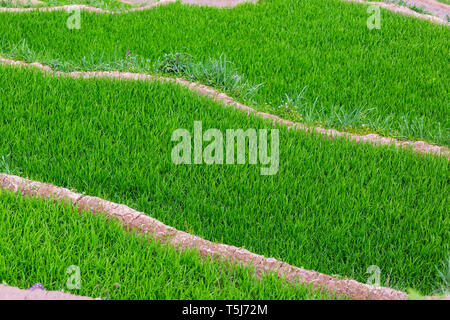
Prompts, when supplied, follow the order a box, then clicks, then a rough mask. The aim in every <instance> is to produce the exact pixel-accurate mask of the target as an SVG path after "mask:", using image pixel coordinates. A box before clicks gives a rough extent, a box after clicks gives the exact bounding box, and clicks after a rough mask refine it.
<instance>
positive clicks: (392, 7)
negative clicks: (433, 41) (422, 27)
mask: <svg viewBox="0 0 450 320" xmlns="http://www.w3.org/2000/svg"><path fill="white" fill-rule="evenodd" d="M344 1H347V2H354V3H360V4H364V5H368V6H370V5H376V6H379V7H381V8H383V9H386V10H389V11H392V12H394V13H398V14H402V15H406V16H412V17H415V18H418V19H422V20H427V21H430V22H432V23H436V24H445V25H450V23H448V22H447V21H445V20H444V19H442V18H440V17H436V16H432V15H429V14H423V13H419V12H417V11H414V10H412V9H410V8H408V7H405V6H401V5H398V4H395V3H386V2H371V1H370V2H369V1H364V0H344Z"/></svg>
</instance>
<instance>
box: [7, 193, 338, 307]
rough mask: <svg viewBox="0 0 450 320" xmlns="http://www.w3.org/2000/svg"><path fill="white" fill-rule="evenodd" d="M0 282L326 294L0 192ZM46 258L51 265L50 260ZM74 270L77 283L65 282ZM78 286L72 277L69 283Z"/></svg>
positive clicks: (214, 294)
mask: <svg viewBox="0 0 450 320" xmlns="http://www.w3.org/2000/svg"><path fill="white" fill-rule="evenodd" d="M0 221H1V223H0V231H1V232H0V239H1V243H2V246H1V247H0V279H2V281H3V282H6V283H7V284H8V285H12V286H19V287H22V288H29V287H31V286H32V285H33V284H35V283H41V284H42V285H43V286H44V287H45V288H46V289H47V290H57V291H59V290H64V291H66V292H67V291H69V292H71V293H75V294H77V295H82V296H90V297H94V298H102V299H255V300H260V299H331V298H333V297H334V295H332V294H327V293H325V292H323V293H319V292H316V291H315V290H313V289H312V288H311V287H310V286H309V287H308V286H305V285H303V284H296V285H294V284H291V283H288V282H287V281H286V280H283V279H279V278H278V277H277V276H276V275H275V274H270V273H264V274H260V275H261V277H259V278H256V277H255V274H254V270H253V268H252V267H251V266H248V267H243V266H238V265H236V264H234V263H230V262H227V261H220V260H215V259H214V257H209V258H201V257H200V256H199V255H198V253H197V251H196V250H195V249H194V248H193V249H191V250H184V251H183V252H179V251H177V250H175V249H174V248H172V247H169V246H166V245H162V244H161V243H159V242H157V241H155V240H153V238H152V237H147V236H144V235H138V234H136V233H134V232H132V233H128V232H125V230H123V226H122V225H121V224H119V223H118V222H117V221H113V220H107V218H106V217H105V216H103V215H97V216H95V215H92V214H90V213H88V212H85V211H80V212H79V213H78V211H76V210H74V209H72V207H71V205H68V204H67V203H64V202H61V203H54V202H47V201H45V200H43V199H32V198H31V199H30V198H28V199H23V198H22V197H21V195H17V194H14V193H11V192H8V191H6V190H2V191H0ZM49 261H51V264H49ZM74 267H76V268H78V270H79V272H80V274H79V276H80V283H79V288H76V289H71V288H70V287H67V283H68V281H69V280H70V279H69V277H70V274H71V273H70V272H69V273H68V271H67V270H71V272H72V273H73V270H74ZM70 283H71V284H74V286H78V284H76V283H75V282H73V283H72V282H70Z"/></svg>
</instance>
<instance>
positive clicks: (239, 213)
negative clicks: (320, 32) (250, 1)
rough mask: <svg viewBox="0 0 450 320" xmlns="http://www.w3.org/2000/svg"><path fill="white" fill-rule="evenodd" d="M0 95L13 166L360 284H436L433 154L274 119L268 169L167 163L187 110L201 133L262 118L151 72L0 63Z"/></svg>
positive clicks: (441, 238)
mask: <svg viewBox="0 0 450 320" xmlns="http://www.w3.org/2000/svg"><path fill="white" fill-rule="evenodd" d="M0 96H1V99H0V155H5V161H6V163H7V165H8V170H10V171H13V172H15V173H16V174H20V175H21V176H25V177H30V178H32V179H35V180H39V181H44V182H49V183H53V184H55V185H58V186H64V187H69V188H74V189H76V190H78V191H80V192H86V194H89V195H94V196H100V197H103V198H106V199H109V200H112V201H115V202H119V203H125V204H127V205H129V206H131V207H133V208H135V209H138V210H140V211H143V212H146V213H148V214H149V215H151V216H153V217H155V218H157V219H160V220H161V221H163V222H164V223H166V224H169V225H171V226H174V227H176V228H178V229H181V230H184V231H188V232H192V233H194V234H196V235H199V236H201V237H204V238H207V239H209V240H212V241H217V242H224V243H227V244H232V245H236V246H244V247H246V248H247V249H249V250H250V251H253V252H256V253H259V254H263V255H265V256H269V257H270V256H273V257H275V258H278V259H281V260H283V261H286V262H288V263H291V264H294V265H297V266H303V267H305V268H308V269H314V270H318V271H320V272H324V273H327V274H339V275H341V276H347V277H351V278H355V279H356V280H359V281H362V282H365V281H366V280H367V278H368V276H369V275H367V274H366V270H367V267H368V266H370V265H378V266H379V267H380V268H381V272H382V274H381V275H382V283H383V284H386V282H388V284H389V285H390V286H393V287H396V288H401V289H406V288H408V287H412V288H414V289H418V290H420V291H422V292H426V293H427V292H429V291H431V290H432V288H433V286H434V285H435V283H437V282H439V281H440V277H439V275H438V273H437V271H436V266H438V265H440V264H441V263H442V261H444V260H445V259H447V258H448V256H449V253H450V250H449V242H448V239H449V236H450V234H449V230H450V219H449V217H448V207H449V198H448V187H449V179H450V176H449V172H450V170H449V161H448V160H447V159H445V158H439V157H435V156H430V155H418V154H416V153H413V152H410V151H408V150H406V151H401V150H398V149H396V148H394V147H374V146H371V145H367V144H356V143H354V142H348V141H345V140H343V139H327V138H325V137H322V136H316V135H311V134H306V133H304V132H300V131H292V130H290V131H288V130H287V129H286V128H285V127H283V126H281V127H279V129H280V169H279V172H278V174H276V175H273V176H261V175H260V170H259V169H260V168H259V166H255V165H234V166H233V165H178V166H177V165H175V164H173V163H172V161H171V150H172V147H173V146H174V145H175V143H174V142H171V140H170V139H171V135H172V132H173V131H174V130H175V129H178V128H187V129H188V130H189V131H190V132H192V130H193V122H194V121H195V120H201V121H202V122H203V128H204V129H203V130H204V131H205V130H206V129H207V128H218V129H220V130H221V131H222V132H225V130H226V129H229V128H242V129H247V128H255V129H258V128H266V127H268V126H269V127H270V126H271V125H270V124H269V122H264V121H262V120H260V119H258V118H255V117H248V116H246V115H245V114H244V113H243V112H239V111H237V110H234V109H230V108H225V107H224V106H222V105H220V104H218V103H216V102H213V101H212V100H210V99H207V98H203V97H199V96H196V95H195V94H193V93H192V92H190V91H189V89H187V88H180V87H177V86H174V85H168V84H166V85H163V84H160V83H139V82H130V81H109V80H106V79H103V80H100V79H90V80H79V79H78V80H77V79H56V78H52V77H43V76H42V75H41V73H40V72H37V71H36V72H31V71H29V70H20V69H16V68H9V67H1V68H0ZM8 155H9V156H8ZM0 163H1V162H0ZM0 171H6V170H5V169H4V168H0ZM388 279H389V280H388Z"/></svg>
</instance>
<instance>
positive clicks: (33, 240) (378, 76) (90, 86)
mask: <svg viewBox="0 0 450 320" xmlns="http://www.w3.org/2000/svg"><path fill="white" fill-rule="evenodd" d="M330 12H339V14H330ZM67 18H68V14H67V13H66V12H46V13H42V12H26V13H12V12H0V25H1V28H0V55H2V56H4V57H8V58H11V59H17V60H24V61H27V62H41V63H43V64H45V65H48V66H50V67H52V68H53V69H54V70H60V71H96V70H97V71H130V72H141V73H148V74H154V75H164V76H171V77H179V78H183V79H186V80H190V81H197V82H199V83H203V84H206V85H208V86H211V87H213V88H216V89H217V90H220V91H222V92H225V93H227V94H228V95H230V96H231V97H233V98H234V99H236V100H237V101H240V102H242V103H245V104H247V105H250V106H252V107H254V108H255V109H257V110H260V111H264V112H270V113H272V114H276V115H279V116H282V117H283V118H285V119H290V120H294V121H299V122H302V123H305V124H314V125H320V126H322V127H327V128H335V129H339V130H345V131H350V132H357V133H371V132H376V133H380V134H382V135H386V136H390V137H397V138H400V139H412V140H415V139H422V140H425V141H428V142H431V143H436V144H439V145H443V146H449V145H450V140H449V137H450V136H449V134H450V131H449V119H450V117H449V110H450V108H449V106H450V104H449V95H448V93H449V85H448V83H450V82H449V80H450V79H448V75H449V74H450V72H449V71H450V69H449V64H448V57H449V51H448V39H449V29H448V26H445V25H435V24H432V23H430V22H427V21H420V20H416V19H414V18H411V17H405V16H401V15H396V14H393V13H391V12H388V11H382V23H383V25H382V28H381V29H379V30H368V29H367V26H366V20H367V12H366V7H364V6H361V5H358V4H354V3H346V2H342V1H339V0H320V1H298V0H283V1H269V0H267V1H261V2H260V3H258V4H256V5H254V4H242V5H239V6H237V7H235V8H232V9H218V8H212V7H196V6H187V5H182V4H180V3H174V4H169V5H163V6H158V7H156V8H153V9H151V10H145V11H140V12H133V13H127V14H114V15H111V14H99V13H88V12H82V20H81V21H82V22H81V23H82V27H81V28H80V29H79V30H70V29H68V28H67V27H65V25H66V20H67ZM180 30H183V32H180ZM330 30H333V32H331V31H330ZM198 123H201V126H202V130H203V133H205V132H207V131H208V132H210V133H211V132H216V133H217V132H218V134H219V135H220V137H223V144H220V143H218V144H217V146H218V147H216V148H215V151H214V152H212V153H211V157H212V158H213V159H219V160H220V159H223V161H222V162H221V161H219V160H217V161H207V160H204V159H203V158H202V157H201V158H200V160H201V161H198V158H196V157H197V155H196V151H195V150H196V148H197V147H195V146H194V147H193V149H192V150H191V151H190V152H189V161H180V162H178V163H174V161H173V150H174V147H175V146H176V145H177V143H178V142H177V141H175V140H176V139H173V134H174V132H176V131H177V130H185V131H183V132H188V133H190V134H192V141H194V140H195V141H196V142H198V141H199V140H198V139H197V138H196V135H195V134H194V132H195V129H196V125H198ZM275 129H276V130H278V131H277V133H276V135H275V133H274V130H275ZM210 130H215V131H210ZM229 130H242V131H246V132H249V131H247V130H255V132H256V133H257V134H258V135H259V134H260V133H261V132H268V136H267V138H268V141H269V143H268V146H269V147H268V150H266V151H268V152H269V153H271V154H272V155H273V153H274V152H275V150H276V149H275V147H274V145H273V144H272V145H271V144H270V141H271V139H272V141H274V140H273V138H274V137H275V136H276V139H277V142H279V145H277V148H278V149H279V153H278V154H277V156H278V158H277V161H278V164H277V165H278V167H277V170H276V172H275V173H273V174H269V175H262V174H261V172H262V169H264V167H265V166H268V164H267V162H265V163H264V161H262V160H261V153H258V156H259V158H255V159H259V161H252V160H251V159H252V154H251V152H252V151H251V150H252V148H250V149H244V150H245V153H244V161H239V155H238V154H239V150H240V148H239V146H238V147H237V148H236V150H235V149H234V147H233V150H234V151H237V153H236V152H234V153H233V156H232V157H235V156H236V157H237V158H236V161H232V162H228V159H227V156H228V155H229V154H228V149H227V148H228V146H227V145H226V142H227V141H228V139H226V137H227V132H229ZM210 138H211V137H210ZM247 138H248V139H249V140H248V139H244V140H243V141H244V142H245V143H247V141H249V145H250V146H251V137H250V138H249V137H247ZM258 138H259V136H258ZM201 139H202V137H201V136H200V140H201ZM203 139H204V140H203V142H202V143H203V149H201V150H202V151H204V152H205V154H206V150H209V151H211V148H209V149H204V148H205V147H206V146H208V145H209V144H208V143H207V142H208V141H210V142H211V141H212V140H211V139H208V138H205V137H203ZM216 140H217V135H216ZM189 141H190V140H189ZM260 141H262V140H258V142H260ZM216 142H217V141H216ZM211 145H212V144H211ZM211 145H210V146H211ZM260 146H261V144H259V143H258V148H260ZM241 149H242V148H241ZM189 150H190V149H189ZM259 152H260V151H259ZM220 155H222V158H220ZM183 159H186V158H183ZM205 159H206V156H205ZM225 159H226V161H225ZM272 160H274V158H273V159H272ZM449 169H450V168H449V161H448V158H446V157H445V156H443V157H440V156H435V155H430V154H418V153H416V152H414V151H413V150H411V149H400V148H396V147H395V146H379V145H372V144H365V143H356V142H354V141H350V140H349V139H347V138H345V137H335V138H331V137H326V136H323V135H319V134H316V133H314V132H304V131H299V130H290V129H288V127H286V126H285V125H282V124H274V123H272V121H269V120H264V119H262V118H260V117H255V116H252V115H250V116H249V115H247V114H246V113H245V112H242V111H240V110H236V109H234V108H228V107H226V106H224V105H223V104H222V103H220V102H217V101H215V100H213V99H212V98H208V97H203V96H199V95H197V94H196V93H195V92H193V91H191V90H190V89H189V88H187V87H183V86H180V85H177V84H174V83H161V82H159V81H129V80H109V79H96V78H90V79H75V78H70V77H63V76H55V75H51V74H47V75H44V74H43V73H42V72H41V71H38V70H35V69H30V68H19V67H16V66H2V65H0V173H1V172H4V173H9V174H15V175H18V176H21V177H27V178H29V179H32V180H37V181H42V182H46V183H51V184H54V185H56V186H61V187H66V188H70V189H74V190H76V191H77V192H80V193H84V194H88V195H91V196H97V197H101V198H103V199H107V200H110V201H113V202H116V203H123V204H126V205H128V206H130V207H132V208H134V209H136V210H139V211H142V212H145V213H146V214H148V215H150V216H152V217H154V218H156V219H158V220H160V221H162V222H163V223H165V224H167V225H170V226H173V227H174V228H177V229H179V230H183V231H186V232H188V233H190V234H194V235H197V236H200V237H202V238H205V239H207V240H210V241H214V242H218V243H225V244H229V245H233V246H237V247H244V248H246V249H247V250H249V251H251V252H254V253H257V254H261V255H264V256H266V257H274V258H276V259H278V260H280V261H283V262H286V263H289V264H292V265H294V266H298V267H303V268H306V269H309V270H316V271H318V272H321V273H325V274H328V275H332V276H334V277H337V278H349V279H355V280H357V281H359V282H362V283H367V282H368V281H369V277H370V274H369V273H368V270H370V268H371V267H373V266H376V267H377V268H379V270H380V271H381V273H380V279H379V280H380V285H382V286H386V287H390V288H394V289H398V290H401V291H407V290H414V292H420V293H421V294H425V295H432V294H448V283H449V281H448V280H449V279H448V276H447V275H448V272H447V271H448V270H446V269H445V267H446V265H447V262H448V259H449V257H450V246H449V239H450V216H449V214H448V207H449V205H450V203H449V199H450V198H449V196H448V195H449V185H450V184H449V181H450V170H449ZM0 222H1V223H0V243H1V246H0V281H2V280H3V281H5V282H6V283H8V284H10V285H14V286H19V287H22V288H26V287H29V286H31V285H32V284H33V283H36V282H41V283H43V284H44V285H45V287H46V288H49V289H51V290H60V289H61V288H62V286H63V284H62V283H63V282H64V281H65V280H64V279H66V278H67V275H66V274H65V272H66V268H67V267H68V266H69V265H79V266H81V269H82V270H89V271H86V273H85V274H83V277H85V278H83V279H85V280H83V281H84V283H85V285H83V289H81V290H79V291H77V292H76V293H77V294H81V295H87V296H91V297H102V298H107V299H329V298H332V297H331V296H327V295H324V294H322V293H318V292H316V291H313V290H311V289H310V288H307V287H306V286H303V285H293V284H290V283H288V282H286V281H284V280H283V279H279V278H277V277H275V275H265V277H264V278H263V279H262V280H259V279H256V278H255V277H254V274H253V272H252V270H251V268H244V267H240V266H235V265H229V264H227V263H225V262H217V261H210V260H207V259H204V258H200V257H198V254H197V253H196V252H195V251H190V250H188V251H186V252H184V253H180V252H177V251H175V250H174V249H173V248H169V247H166V246H163V245H161V244H158V243H157V242H155V241H153V240H152V239H146V236H143V235H137V234H134V233H127V232H125V231H124V230H123V228H121V227H120V226H119V225H117V224H116V223H112V222H107V221H106V220H105V218H104V217H102V216H93V215H91V214H89V213H81V214H78V213H76V212H75V211H74V209H72V208H70V207H69V206H64V205H62V204H59V205H54V204H53V203H48V202H43V201H41V200H31V199H22V198H21V197H19V196H18V195H15V194H11V193H5V192H2V193H1V194H0ZM70 230H72V231H70ZM94 230H95V231H94ZM60 234H65V235H67V236H65V237H60V236H59V235H60ZM11 239H17V241H19V242H20V244H21V245H20V246H19V245H17V243H16V244H15V242H14V241H12V240H11ZM144 240H145V241H144ZM70 248H72V249H70ZM89 252H96V254H95V255H94V254H90V253H89ZM99 252H100V254H97V253H99ZM149 257H151V258H152V259H150V258H149ZM49 259H51V260H52V261H55V263H54V264H52V266H51V267H50V268H49V266H48V265H46V263H45V261H47V260H49ZM162 266H165V268H163V267H162ZM368 268H369V269H368ZM118 284H119V285H118Z"/></svg>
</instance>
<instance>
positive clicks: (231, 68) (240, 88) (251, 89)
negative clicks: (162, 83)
mask: <svg viewBox="0 0 450 320" xmlns="http://www.w3.org/2000/svg"><path fill="white" fill-rule="evenodd" d="M153 70H154V71H155V72H158V73H164V74H167V73H169V74H170V73H173V74H175V75H177V76H180V77H183V78H186V79H187V80H190V81H198V82H201V83H204V84H206V85H209V86H213V87H216V88H219V89H222V90H224V91H226V92H227V93H229V94H231V95H232V96H233V97H236V98H241V99H244V101H252V99H253V98H254V96H255V94H256V92H257V91H258V89H259V87H261V86H262V84H250V83H249V82H248V81H247V80H246V79H245V77H244V75H241V74H239V73H238V71H237V68H236V66H235V65H234V64H233V63H232V62H231V61H228V60H227V58H226V56H225V55H224V54H222V55H221V56H220V57H219V58H218V59H214V58H209V59H208V60H207V62H205V63H203V62H200V61H198V62H196V61H195V59H194V57H193V56H192V55H190V54H187V53H168V54H164V57H163V58H158V60H157V61H156V63H155V64H154V69H153Z"/></svg>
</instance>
